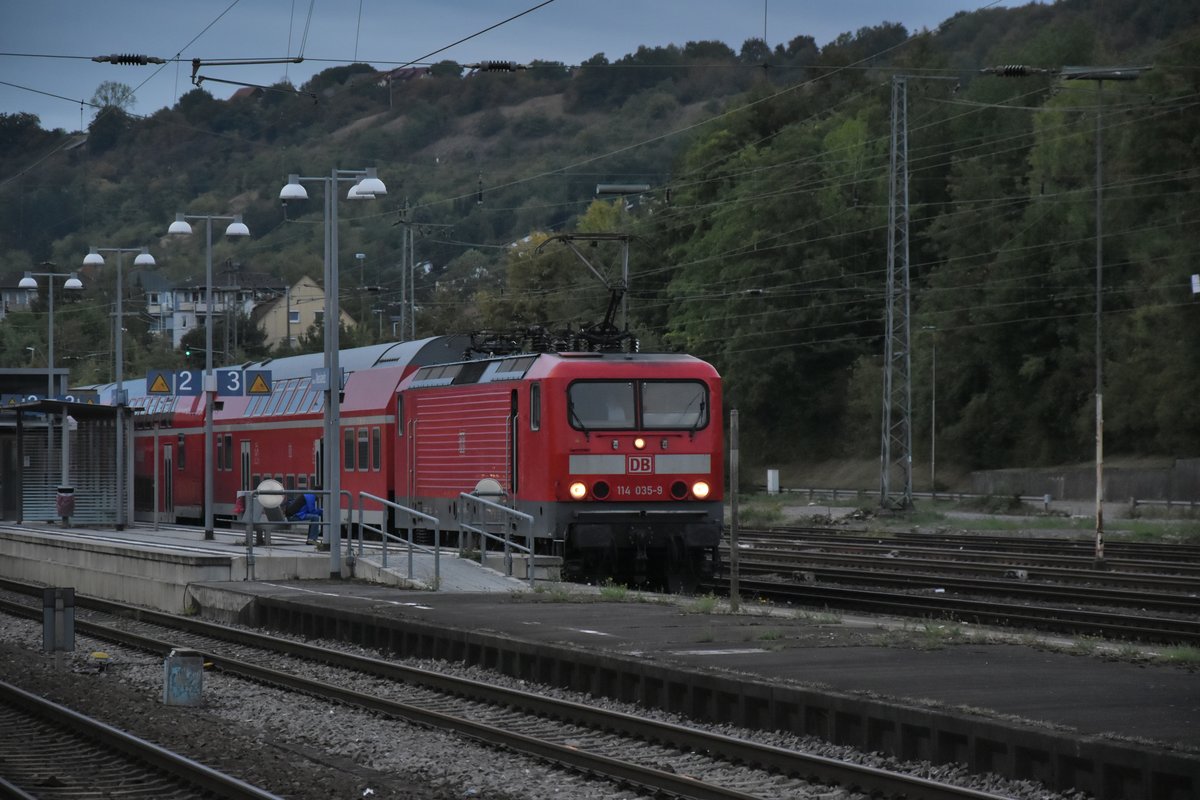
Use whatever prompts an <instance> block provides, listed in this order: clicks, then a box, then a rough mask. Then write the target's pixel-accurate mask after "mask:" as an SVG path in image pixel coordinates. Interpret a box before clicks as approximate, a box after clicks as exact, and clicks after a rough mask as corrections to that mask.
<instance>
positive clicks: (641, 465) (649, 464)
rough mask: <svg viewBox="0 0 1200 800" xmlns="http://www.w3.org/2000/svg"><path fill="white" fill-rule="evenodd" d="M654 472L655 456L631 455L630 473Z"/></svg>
mask: <svg viewBox="0 0 1200 800" xmlns="http://www.w3.org/2000/svg"><path fill="white" fill-rule="evenodd" d="M650 472H654V456H630V457H629V474H631V475H637V474H643V475H644V474H646V473H650Z"/></svg>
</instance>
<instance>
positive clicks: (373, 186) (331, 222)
mask: <svg viewBox="0 0 1200 800" xmlns="http://www.w3.org/2000/svg"><path fill="white" fill-rule="evenodd" d="M317 182H319V183H321V184H322V185H323V186H324V189H325V209H324V211H325V217H324V223H325V252H324V257H323V260H324V272H325V328H324V335H325V415H324V434H323V435H324V438H325V446H324V449H323V452H322V469H323V471H324V481H325V483H324V489H325V492H326V504H325V505H326V509H325V519H326V520H328V522H329V542H328V543H329V559H330V560H329V572H330V575H331V576H332V577H340V576H341V574H342V564H341V553H340V550H341V527H342V497H341V489H342V486H341V468H342V466H341V462H340V460H339V455H340V453H341V439H340V428H341V420H340V416H339V415H340V403H341V396H340V394H341V390H342V372H341V367H340V365H339V363H338V336H339V332H340V328H341V311H340V310H339V305H338V198H337V191H338V184H339V183H343V182H346V183H351V184H352V185H351V187H350V191H349V192H348V193H347V194H346V199H347V200H371V199H374V198H375V197H381V196H383V195H386V194H387V187H386V186H384V183H383V181H381V180H380V179H379V178H378V177H376V175H375V169H374V168H367V169H337V168H336V167H335V168H334V169H333V170H332V171H331V172H330V174H329V175H326V176H320V177H302V176H300V175H296V174H292V175H288V182H287V184H286V185H284V187H283V188H282V189H281V190H280V191H279V199H280V200H281V201H283V202H284V203H285V204H286V203H292V202H296V201H300V200H307V199H308V191H307V190H305V188H304V186H303V183H317Z"/></svg>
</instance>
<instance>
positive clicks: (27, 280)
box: [17, 262, 83, 528]
mask: <svg viewBox="0 0 1200 800" xmlns="http://www.w3.org/2000/svg"><path fill="white" fill-rule="evenodd" d="M42 266H46V267H53V266H54V265H53V264H51V263H49V262H47V263H45V264H43V265H42ZM35 278H45V279H46V286H47V288H48V290H49V292H50V295H49V297H48V298H47V299H48V301H49V305H48V311H49V313H48V315H47V316H48V320H47V324H48V327H49V329H50V332H49V335H48V337H47V342H46V399H47V400H49V399H50V398H52V397H54V279H55V278H66V280H65V281H63V288H64V289H72V290H76V291H77V290H79V289H82V288H83V282H82V281H80V280H79V278H78V277H77V276H76V275H75V273H74V272H71V273H66V272H26V273H25V277H24V278H21V282H20V283H18V284H17V287H18V288H21V289H34V290H36V289H37V281H36V280H35ZM46 431H47V435H46V464H47V467H49V464H50V451H51V450H52V449H53V447H52V443H53V441H54V426H53V425H51V424H50V422H49V421H47V423H46ZM61 455H62V470H61V475H60V480H59V488H60V489H65V488H68V487H70V485H71V423H70V421H69V415H68V414H67V410H66V409H65V408H64V409H63V413H62V454H61ZM68 516H69V515H67V514H63V527H64V528H65V527H67V525H68V524H69V522H70V521H69V519H68Z"/></svg>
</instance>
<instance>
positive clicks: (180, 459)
mask: <svg viewBox="0 0 1200 800" xmlns="http://www.w3.org/2000/svg"><path fill="white" fill-rule="evenodd" d="M186 463H187V459H186V458H184V449H183V434H182V433H181V434H179V453H178V454H177V455H176V457H175V468H176V469H177V470H182V469H183V468H184V465H185V464H186Z"/></svg>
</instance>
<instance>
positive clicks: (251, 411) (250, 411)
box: [246, 394, 271, 417]
mask: <svg viewBox="0 0 1200 800" xmlns="http://www.w3.org/2000/svg"><path fill="white" fill-rule="evenodd" d="M270 399H271V395H269V394H260V395H255V397H254V399H253V400H251V401H250V405H249V407H247V408H246V416H247V417H258V416H262V413H263V409H264V408H266V406H267V403H268V402H269V401H270Z"/></svg>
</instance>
